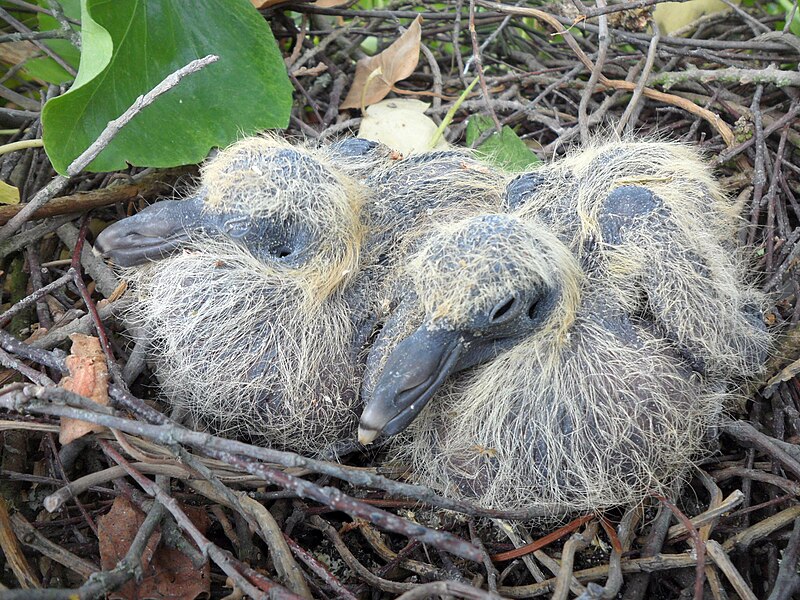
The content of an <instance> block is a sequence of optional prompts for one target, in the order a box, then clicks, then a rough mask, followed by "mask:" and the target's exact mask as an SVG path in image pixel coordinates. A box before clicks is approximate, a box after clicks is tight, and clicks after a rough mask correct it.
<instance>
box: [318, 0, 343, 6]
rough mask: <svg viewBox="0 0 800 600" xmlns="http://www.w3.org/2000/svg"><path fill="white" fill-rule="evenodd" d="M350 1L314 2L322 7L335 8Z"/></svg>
mask: <svg viewBox="0 0 800 600" xmlns="http://www.w3.org/2000/svg"><path fill="white" fill-rule="evenodd" d="M348 2H350V0H317V1H316V2H314V3H313V4H314V6H319V7H320V8H335V7H337V6H342V5H344V4H347V3H348Z"/></svg>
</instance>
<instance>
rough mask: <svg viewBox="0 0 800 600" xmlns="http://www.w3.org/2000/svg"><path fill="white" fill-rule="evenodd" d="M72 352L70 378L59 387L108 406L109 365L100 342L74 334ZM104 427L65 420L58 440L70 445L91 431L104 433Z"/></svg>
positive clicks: (69, 358) (88, 336) (93, 338)
mask: <svg viewBox="0 0 800 600" xmlns="http://www.w3.org/2000/svg"><path fill="white" fill-rule="evenodd" d="M70 339H71V340H72V350H71V353H70V355H69V356H68V357H67V360H66V362H67V369H69V375H68V376H67V377H64V378H63V379H62V380H61V383H59V385H60V386H61V387H63V388H64V389H65V390H69V391H70V392H75V393H76V394H80V395H81V396H85V397H86V398H89V399H91V400H93V401H95V402H97V403H98V404H102V405H103V406H108V404H109V400H108V366H107V365H106V357H105V355H104V354H103V350H102V349H101V348H100V340H98V339H97V338H96V337H92V336H90V335H83V334H80V333H75V334H73V335H71V336H70ZM103 429H104V427H103V426H102V425H95V424H94V423H87V422H86V421H79V420H77V419H70V418H68V417H63V418H62V419H61V431H60V433H59V434H58V441H59V442H61V443H62V444H69V443H70V442H72V441H73V440H76V439H78V438H79V437H81V436H84V435H86V434H87V433H91V432H98V431H103Z"/></svg>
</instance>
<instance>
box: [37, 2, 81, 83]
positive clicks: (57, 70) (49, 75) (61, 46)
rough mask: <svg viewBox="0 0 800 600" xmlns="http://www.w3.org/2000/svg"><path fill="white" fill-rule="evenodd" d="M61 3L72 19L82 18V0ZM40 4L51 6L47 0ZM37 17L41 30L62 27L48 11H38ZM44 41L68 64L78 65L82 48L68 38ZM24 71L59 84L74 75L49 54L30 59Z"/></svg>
mask: <svg viewBox="0 0 800 600" xmlns="http://www.w3.org/2000/svg"><path fill="white" fill-rule="evenodd" d="M59 4H61V8H62V9H63V10H64V14H65V15H66V16H68V17H70V18H71V19H76V20H77V19H80V16H81V4H80V0H59ZM39 6H41V7H43V8H50V5H49V3H48V2H47V0H39ZM37 17H38V21H39V31H52V30H57V29H60V25H59V23H58V21H56V20H55V19H54V18H53V17H52V16H51V15H49V14H47V13H38V14H37ZM75 30H76V31H79V28H77V27H75ZM42 43H44V44H45V45H46V46H47V47H48V48H50V49H51V50H52V51H53V52H55V53H56V54H58V55H59V56H60V57H61V58H63V59H64V62H66V63H67V64H68V65H70V66H71V67H73V68H77V67H78V62H79V61H80V57H81V53H80V50H78V49H77V48H76V47H75V46H73V45H72V42H70V41H68V40H43V42H42ZM23 71H24V72H25V73H26V74H27V75H29V76H30V77H33V78H35V79H40V80H42V81H46V82H47V83H55V84H59V85H60V84H62V83H67V82H69V81H72V79H73V77H72V75H70V74H69V73H67V72H66V71H65V70H64V68H63V67H62V66H61V65H59V64H58V63H57V62H56V61H54V60H53V59H52V58H50V57H49V56H43V57H42V58H34V59H31V60H29V61H28V62H27V63H25V67H24V68H23Z"/></svg>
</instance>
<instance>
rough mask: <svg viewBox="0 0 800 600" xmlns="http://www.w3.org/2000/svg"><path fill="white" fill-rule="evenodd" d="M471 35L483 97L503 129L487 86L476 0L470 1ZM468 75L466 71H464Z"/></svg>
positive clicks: (497, 127)
mask: <svg viewBox="0 0 800 600" xmlns="http://www.w3.org/2000/svg"><path fill="white" fill-rule="evenodd" d="M469 35H470V39H471V40H472V59H473V60H472V62H473V63H474V64H475V74H476V75H477V76H478V80H479V81H480V84H481V91H482V92H483V99H484V101H485V102H486V108H487V110H488V111H489V115H491V117H492V121H494V126H495V129H496V130H497V131H500V130H501V129H503V127H502V126H501V125H500V120H499V119H498V118H497V115H496V114H495V112H494V108H492V105H491V102H490V98H489V88H488V87H487V86H486V78H485V77H484V75H483V61H482V60H481V49H480V47H479V46H478V33H477V31H476V30H475V0H470V1H469ZM467 68H469V65H466V66H465V67H464V69H465V70H466V69H467ZM464 75H466V72H465V73H464Z"/></svg>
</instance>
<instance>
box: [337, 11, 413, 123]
mask: <svg viewBox="0 0 800 600" xmlns="http://www.w3.org/2000/svg"><path fill="white" fill-rule="evenodd" d="M421 23H422V17H417V18H416V19H414V22H413V23H411V25H410V26H409V27H408V29H407V30H406V32H405V33H404V34H403V35H401V36H400V37H399V38H397V39H396V40H395V41H394V43H393V44H392V45H391V46H389V47H388V48H386V50H384V51H383V52H381V53H380V54H376V55H375V56H370V57H368V58H362V59H361V60H359V61H358V63H357V64H356V76H355V77H354V78H353V85H351V86H350V91H349V92H347V97H346V98H345V99H344V102H342V105H341V106H340V107H339V108H340V109H341V110H344V109H345V108H359V107H361V106H362V105H363V106H365V107H366V106H369V105H370V104H375V103H376V102H380V101H381V100H383V99H384V98H385V97H386V94H388V93H389V92H390V91H391V89H392V86H393V85H394V84H395V83H397V82H398V81H401V80H403V79H405V78H406V77H408V76H409V75H411V74H412V73H413V72H414V69H416V68H417V63H418V62H419V46H420V43H421V42H422V25H421Z"/></svg>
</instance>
